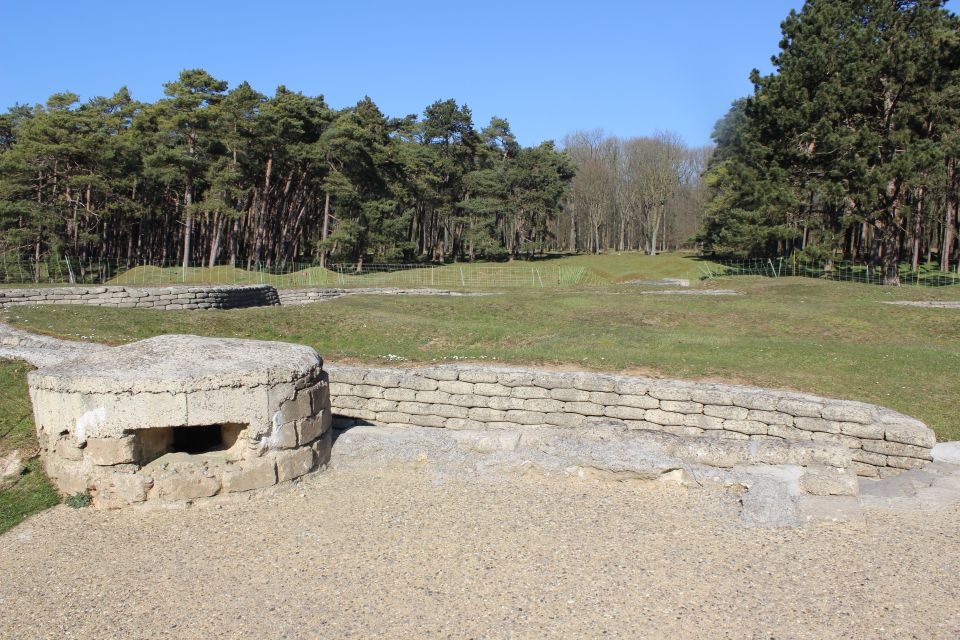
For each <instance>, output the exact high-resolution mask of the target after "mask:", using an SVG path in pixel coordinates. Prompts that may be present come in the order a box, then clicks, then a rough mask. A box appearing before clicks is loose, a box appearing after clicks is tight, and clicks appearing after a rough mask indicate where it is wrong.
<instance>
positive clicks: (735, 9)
mask: <svg viewBox="0 0 960 640" xmlns="http://www.w3.org/2000/svg"><path fill="white" fill-rule="evenodd" d="M801 5H802V2H801V1H800V0H737V1H735V2H719V1H717V0H688V1H687V2H682V3H681V2H668V1H663V0H660V1H656V2H654V1H650V0H637V1H636V2H612V1H607V0H595V1H593V2H584V1H582V0H581V1H579V2H566V1H562V0H560V1H554V2H539V1H535V2H524V1H523V0H514V1H513V2H501V1H499V0H494V1H491V2H476V3H457V2H455V1H452V0H451V1H448V2H434V1H432V0H431V1H421V2H364V1H361V0H357V1H353V2H351V1H350V0H347V1H343V0H341V1H339V2H322V1H317V2H307V1H292V0H274V1H273V2H255V3H254V2H246V1H245V0H234V1H232V2H221V1H219V0H218V1H213V0H211V1H205V0H194V1H193V2H182V1H180V0H164V1H163V2H129V3H122V4H121V3H109V2H91V1H89V0H86V1H84V0H73V1H72V2H67V1H63V0H54V1H48V2H14V1H13V0H0V9H2V13H3V15H4V20H3V21H4V23H5V28H4V35H3V38H0V61H2V62H0V109H4V110H5V109H6V108H7V107H9V106H12V105H13V104H14V103H16V102H20V103H31V104H32V103H35V102H43V101H44V100H45V99H46V98H47V96H49V95H50V94H51V93H54V92H57V91H73V92H75V93H77V94H79V95H80V96H81V98H83V99H87V98H90V97H92V96H95V95H109V94H111V93H113V92H114V91H115V90H116V89H117V88H118V87H120V86H123V85H126V86H128V87H129V88H130V90H131V91H132V92H133V95H134V97H136V98H138V99H140V100H155V99H157V98H158V97H160V96H161V95H162V84H163V83H164V82H166V81H169V80H172V79H174V78H176V76H177V74H178V73H179V71H180V70H181V69H184V68H194V67H202V68H204V69H206V70H207V71H209V72H210V73H212V74H213V75H214V76H216V77H218V78H221V79H224V80H227V81H229V83H230V86H231V87H232V86H235V85H237V84H239V83H240V82H241V81H243V80H247V81H249V82H250V83H251V84H252V85H253V86H254V88H256V89H257V90H259V91H261V92H263V93H267V94H272V93H273V90H274V88H275V87H276V86H277V85H279V84H283V85H286V86H287V88H289V89H292V90H296V91H302V92H303V93H305V94H308V95H318V94H323V95H324V96H325V97H326V99H327V102H328V103H329V104H330V105H331V106H333V107H345V106H348V105H351V104H354V103H355V102H356V101H357V100H359V99H360V98H362V97H363V96H364V95H369V96H370V97H371V98H373V100H374V101H375V102H376V103H377V104H378V105H379V106H380V108H381V109H382V110H383V111H384V112H385V113H387V114H388V115H395V116H400V115H405V114H408V113H420V112H422V111H423V109H424V107H426V106H427V105H428V104H430V103H431V102H433V101H434V100H437V99H447V98H454V99H456V100H457V101H458V102H460V103H466V104H467V105H469V106H470V108H471V109H472V110H473V114H474V121H475V123H476V124H477V125H478V126H481V125H483V124H486V122H487V121H488V120H489V118H490V117H491V116H493V115H499V116H503V117H506V118H507V119H508V120H509V121H510V123H511V125H512V128H513V130H514V132H515V133H516V134H517V136H518V138H519V139H520V141H521V142H522V143H523V144H536V143H538V142H540V141H541V140H545V139H556V140H560V139H561V138H562V137H563V135H564V134H565V133H567V132H570V131H574V130H577V129H594V128H602V129H603V130H604V131H606V132H607V133H610V134H615V135H619V136H634V135H644V134H649V133H652V132H654V131H656V130H658V129H669V130H671V131H675V132H677V133H679V134H680V135H681V136H682V137H683V138H684V139H685V140H686V141H687V142H688V143H689V144H692V145H700V144H707V143H708V142H709V139H710V138H709V136H710V131H711V130H712V128H713V124H714V122H716V120H717V119H718V118H719V117H720V116H722V115H723V114H724V112H725V111H726V110H727V108H728V107H729V105H730V103H731V101H733V100H734V99H736V98H738V97H740V96H742V95H746V94H748V93H749V92H750V90H751V86H750V83H749V81H748V79H747V76H748V74H749V73H750V70H751V69H752V68H754V67H757V68H759V69H761V70H762V71H767V70H769V69H770V63H769V60H770V56H771V55H773V54H774V53H776V50H777V44H778V42H779V38H780V29H779V24H780V21H781V20H782V19H783V18H784V17H785V16H786V15H787V13H788V12H789V10H790V9H791V8H797V9H799V8H800V6H801Z"/></svg>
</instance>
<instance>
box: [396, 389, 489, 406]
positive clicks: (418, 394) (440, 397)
mask: <svg viewBox="0 0 960 640" xmlns="http://www.w3.org/2000/svg"><path fill="white" fill-rule="evenodd" d="M388 391H390V389H384V391H383V396H384V397H387V392H388ZM401 391H406V392H408V393H412V394H414V397H413V398H405V399H404V400H405V401H410V400H416V401H417V402H425V403H427V404H459V403H456V402H453V403H451V401H450V399H451V398H452V397H453V396H454V394H450V393H447V392H446V391H439V390H437V391H410V390H409V389H401ZM459 397H461V398H467V397H473V396H465V395H461V396H459Z"/></svg>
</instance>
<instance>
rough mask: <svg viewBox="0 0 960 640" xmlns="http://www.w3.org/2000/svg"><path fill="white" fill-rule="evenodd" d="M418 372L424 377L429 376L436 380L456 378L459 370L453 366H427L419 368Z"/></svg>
mask: <svg viewBox="0 0 960 640" xmlns="http://www.w3.org/2000/svg"><path fill="white" fill-rule="evenodd" d="M419 373H420V375H421V376H423V377H424V378H430V379H431V380H436V381H438V382H439V381H441V380H446V381H451V380H456V379H457V378H458V377H459V375H460V372H459V371H457V370H456V369H454V368H453V367H427V368H425V369H420V370H419Z"/></svg>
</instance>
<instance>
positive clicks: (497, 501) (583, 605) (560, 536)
mask: <svg viewBox="0 0 960 640" xmlns="http://www.w3.org/2000/svg"><path fill="white" fill-rule="evenodd" d="M738 511H739V509H738V504H737V497H736V495H734V494H731V493H722V492H715V491H702V490H696V489H690V490H687V489H683V488H681V487H663V486H658V487H656V488H653V487H651V486H650V485H649V484H641V483H629V482H627V483H598V482H593V481H580V480H573V479H567V480H561V479H557V478H549V479H544V478H538V477H527V478H518V477H516V476H502V477H499V478H477V479H473V480H467V479H458V478H446V479H442V480H438V479H437V477H436V476H435V475H434V474H431V473H429V471H426V470H424V469H416V468H410V467H405V468H399V467H386V468H385V467H383V466H371V467H369V468H366V469H363V468H349V469H334V470H330V471H327V472H325V473H321V474H318V475H315V476H312V477H310V478H309V479H307V480H305V481H304V482H302V483H299V484H295V485H287V486H285V487H278V488H277V489H276V490H274V491H272V492H268V493H265V494H261V495H257V496H253V497H252V498H251V499H250V500H248V501H244V502H239V503H238V502H230V503H225V504H222V505H205V506H197V507H193V508H189V509H186V510H181V511H122V512H104V511H96V510H92V509H85V510H72V509H69V508H67V507H64V506H60V507H56V508H54V509H52V510H50V511H47V512H44V513H42V514H40V515H38V516H35V517H34V518H32V519H30V520H29V521H28V522H26V523H24V524H23V525H20V526H18V527H16V528H15V529H13V530H11V531H10V532H8V533H7V534H5V535H4V536H0V612H2V614H0V637H3V638H47V637H49V638H65V637H69V638H106V637H124V638H209V637H218V638H220V637H226V638H238V637H261V638H344V637H356V638H367V637H373V636H380V637H445V638H446V637H452V638H470V637H473V638H476V637H493V638H508V637H514V638H516V637H520V638H541V637H570V638H573V637H598V636H602V635H607V636H611V637H635V638H640V637H643V638H660V637H674V638H781V639H785V638H816V639H824V638H879V637H883V638H956V637H957V636H958V635H960V526H958V525H960V509H958V508H957V507H952V508H950V509H948V510H945V511H941V512H937V513H926V514H920V513H917V514H904V513H893V512H870V513H868V516H867V519H866V521H865V522H862V523H857V524H849V523H848V524H840V525H831V526H824V527H812V528H806V529H766V528H750V527H747V526H745V525H743V524H742V523H741V522H740V519H739V518H738V515H737V514H738Z"/></svg>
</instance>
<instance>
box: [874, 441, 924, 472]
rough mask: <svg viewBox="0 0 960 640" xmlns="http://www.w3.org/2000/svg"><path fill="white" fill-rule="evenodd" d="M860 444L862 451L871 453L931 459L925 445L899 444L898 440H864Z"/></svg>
mask: <svg viewBox="0 0 960 640" xmlns="http://www.w3.org/2000/svg"><path fill="white" fill-rule="evenodd" d="M862 446H863V449H864V451H870V452H871V453H882V454H884V455H886V456H900V457H906V458H919V459H920V460H933V456H932V455H931V453H930V449H928V448H927V447H918V446H915V445H912V444H901V443H899V442H888V441H885V440H864V441H863V444H862ZM888 464H889V463H888ZM891 466H894V465H891Z"/></svg>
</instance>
